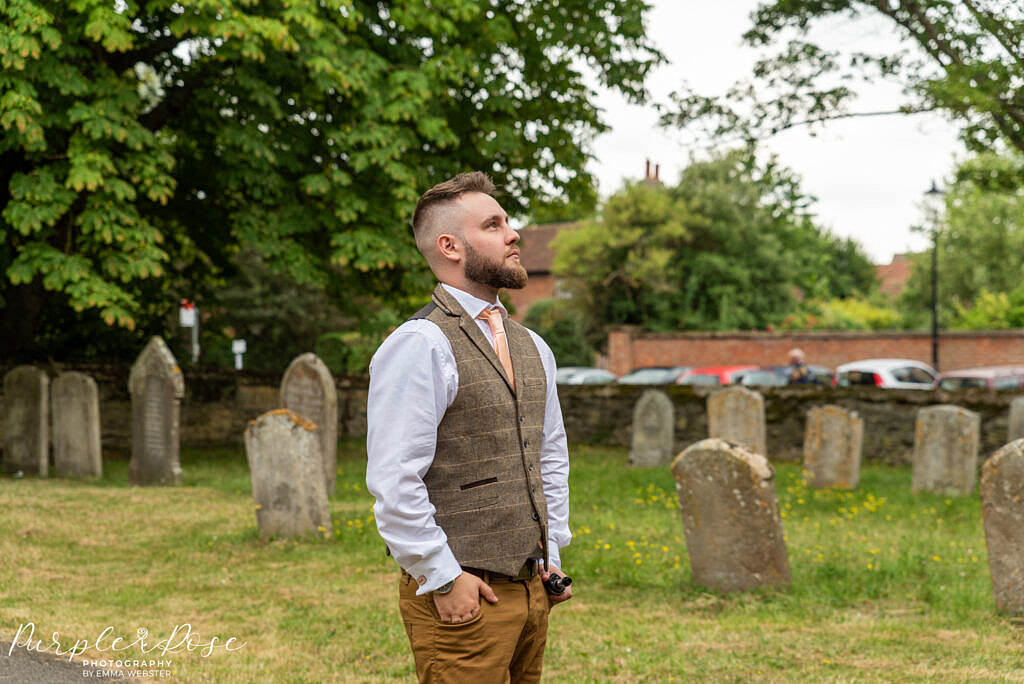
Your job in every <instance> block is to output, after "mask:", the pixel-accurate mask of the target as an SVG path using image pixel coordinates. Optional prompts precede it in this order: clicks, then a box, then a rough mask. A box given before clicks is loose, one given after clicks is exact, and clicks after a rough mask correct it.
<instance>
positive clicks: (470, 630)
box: [398, 572, 551, 684]
mask: <svg viewBox="0 0 1024 684" xmlns="http://www.w3.org/2000/svg"><path fill="white" fill-rule="evenodd" d="M489 584H490V586H491V589H493V590H494V593H495V595H496V596H497V597H498V602H497V603H495V604H492V603H491V602H489V601H487V600H486V599H484V598H482V597H481V599H480V612H479V613H478V614H477V616H476V617H474V618H472V619H471V620H468V621H466V622H461V623H457V624H451V623H445V622H441V616H440V615H439V614H438V612H437V606H436V605H435V604H434V597H433V596H432V595H431V594H424V595H422V596H417V595H416V589H417V584H416V581H415V580H414V579H413V578H412V577H411V576H410V575H409V574H408V573H405V572H403V573H402V578H401V580H399V588H398V607H399V610H400V611H401V613H402V621H403V622H404V623H405V632H406V634H408V635H409V643H410V644H411V645H412V654H413V658H414V659H415V661H416V676H417V677H418V678H419V681H420V682H421V683H424V684H427V683H429V684H433V683H434V682H455V683H457V684H466V683H467V682H472V683H473V684H477V683H479V684H489V683H490V682H494V683H495V684H499V683H505V682H539V681H540V672H541V661H542V660H543V657H544V644H545V643H546V641H547V633H548V612H549V611H550V610H551V604H550V603H549V602H548V595H547V592H546V591H545V590H544V584H543V583H542V582H541V580H540V575H534V576H533V578H532V579H528V580H522V581H512V582H509V581H493V582H489Z"/></svg>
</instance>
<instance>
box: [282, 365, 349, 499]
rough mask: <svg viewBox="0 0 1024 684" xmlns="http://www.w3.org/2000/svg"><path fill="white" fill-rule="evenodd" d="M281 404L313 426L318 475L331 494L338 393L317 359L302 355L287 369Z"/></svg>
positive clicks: (335, 458)
mask: <svg viewBox="0 0 1024 684" xmlns="http://www.w3.org/2000/svg"><path fill="white" fill-rule="evenodd" d="M281 403H282V404H283V405H284V407H285V408H287V409H290V410H292V411H295V412H296V413H298V414H299V415H300V416H302V417H303V418H306V419H308V420H311V421H313V423H314V424H315V425H316V427H317V431H316V432H317V439H319V440H320V453H321V471H322V472H323V474H324V483H325V484H326V485H327V493H328V494H331V493H332V492H334V481H335V479H336V477H335V471H336V470H337V467H338V390H337V387H336V386H335V384H334V376H333V375H331V371H330V370H328V368H327V364H325V363H324V362H323V361H321V360H320V357H319V356H317V355H316V354H313V353H308V354H302V355H300V356H297V357H295V359H294V360H293V361H292V362H291V364H289V365H288V369H287V370H286V371H285V372H284V378H282V379H281Z"/></svg>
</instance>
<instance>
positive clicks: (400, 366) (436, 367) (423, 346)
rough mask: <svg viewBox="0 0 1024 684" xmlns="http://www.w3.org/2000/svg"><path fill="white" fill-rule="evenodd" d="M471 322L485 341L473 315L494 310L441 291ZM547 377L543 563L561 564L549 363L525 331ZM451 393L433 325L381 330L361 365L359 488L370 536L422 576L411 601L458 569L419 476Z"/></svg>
mask: <svg viewBox="0 0 1024 684" xmlns="http://www.w3.org/2000/svg"><path fill="white" fill-rule="evenodd" d="M442 287H444V288H445V289H446V290H447V291H448V292H449V293H451V295H452V296H453V297H455V299H456V300H457V301H458V302H459V304H460V305H461V306H462V308H463V309H465V310H466V313H468V314H469V315H470V316H471V317H473V318H474V319H476V322H477V323H478V324H479V325H480V330H481V331H482V332H483V333H484V335H485V336H486V337H487V339H488V341H490V342H491V344H492V345H493V344H494V338H493V337H492V335H491V328H490V326H489V325H488V324H487V321H484V320H480V319H478V318H477V316H478V315H479V314H480V312H481V311H483V310H484V309H486V308H488V307H492V306H496V307H498V308H501V309H502V310H503V311H504V307H503V306H502V305H501V303H500V302H486V301H484V300H482V299H478V298H476V297H474V296H473V295H471V294H469V293H468V292H464V291H462V290H459V289H456V288H454V287H450V286H449V285H442ZM529 332H530V336H531V337H532V338H533V342H534V344H535V345H536V346H537V351H538V352H540V359H541V364H542V365H543V367H544V374H545V376H547V386H548V393H547V403H546V405H545V407H544V433H543V440H542V444H541V451H540V470H541V480H542V482H543V487H544V498H545V499H546V500H547V507H548V561H549V563H550V564H551V565H552V566H554V567H559V568H560V567H561V558H560V553H559V549H560V548H561V547H564V546H568V544H569V541H570V540H571V539H572V534H571V533H570V532H569V452H568V449H567V446H566V439H565V427H564V426H563V424H562V409H561V407H560V406H559V404H558V392H557V388H556V385H555V356H554V354H552V352H551V349H550V348H549V347H548V345H547V344H546V343H545V342H544V340H543V339H541V337H540V336H539V335H537V334H536V333H534V332H533V331H532V330H531V331H529ZM458 391H459V372H458V368H457V366H456V364H455V355H454V353H453V352H452V346H451V343H450V342H449V341H448V338H447V337H445V334H444V333H443V332H442V331H441V328H439V327H438V326H437V325H436V324H435V323H433V322H431V321H428V320H426V319H417V320H411V321H406V322H405V323H403V324H402V325H400V326H399V327H398V328H397V329H396V330H395V331H394V332H393V333H391V334H390V335H389V336H388V338H387V339H386V340H384V343H383V344H381V346H380V348H379V349H377V352H376V353H375V354H374V355H373V360H371V361H370V391H369V396H368V398H367V403H366V417H367V423H368V429H367V433H366V453H367V464H366V486H367V488H368V489H369V490H370V493H371V494H373V495H374V496H375V497H376V499H377V502H376V503H375V504H374V506H373V513H374V516H375V517H376V520H377V530H378V531H379V532H380V536H381V537H382V538H383V539H384V542H385V543H386V544H387V545H388V548H389V549H391V553H392V555H393V556H394V557H395V560H396V561H398V564H399V565H400V566H402V568H404V569H405V571H406V572H408V573H409V574H410V575H412V576H413V577H415V578H420V577H423V578H425V580H424V581H422V582H420V586H419V589H418V591H417V593H418V594H424V593H426V592H428V591H433V590H434V589H437V588H438V587H440V586H442V585H444V584H446V583H447V582H449V581H451V580H453V579H455V578H456V577H458V576H459V574H460V573H461V572H462V570H461V568H460V567H459V563H458V561H456V560H455V554H453V553H452V550H451V548H449V546H448V537H447V535H445V533H444V530H442V529H441V528H440V526H438V524H437V523H436V522H435V521H434V513H435V512H436V509H435V508H434V506H433V504H431V503H430V499H429V498H428V497H427V486H426V485H425V484H424V483H423V476H424V475H425V474H426V473H427V470H429V469H430V465H431V463H433V461H434V448H435V446H436V442H437V427H438V425H440V423H441V419H442V418H443V417H444V414H445V412H446V411H447V410H448V407H449V406H451V403H452V401H454V400H455V395H456V394H457V393H458Z"/></svg>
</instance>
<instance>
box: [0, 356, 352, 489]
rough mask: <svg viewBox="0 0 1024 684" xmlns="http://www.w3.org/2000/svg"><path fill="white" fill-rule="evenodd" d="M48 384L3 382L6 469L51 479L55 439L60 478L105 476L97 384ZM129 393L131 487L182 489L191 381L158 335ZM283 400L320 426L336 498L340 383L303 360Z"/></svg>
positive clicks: (323, 459) (33, 376)
mask: <svg viewBox="0 0 1024 684" xmlns="http://www.w3.org/2000/svg"><path fill="white" fill-rule="evenodd" d="M50 385H51V383H50V381H49V377H48V376H47V374H46V373H45V372H44V371H42V370H41V369H39V368H36V367H34V366H18V367H16V368H14V369H12V370H11V371H9V372H8V373H7V374H6V375H5V376H4V380H3V387H4V433H3V434H4V445H3V446H4V450H3V470H4V471H5V472H7V473H22V474H29V475H39V476H41V477H47V476H48V475H49V474H50V468H49V456H50V447H49V445H50V437H51V435H52V441H53V452H54V459H53V460H54V474H55V475H59V476H77V477H100V476H102V473H103V463H102V457H101V452H100V411H99V394H98V391H97V388H96V382H95V381H94V380H93V379H92V378H90V377H89V376H87V375H85V374H83V373H78V372H75V371H69V372H62V373H60V374H59V375H58V376H57V377H56V379H55V380H54V381H53V383H52V387H51V386H50ZM128 391H129V394H130V395H131V405H132V428H131V434H132V453H131V462H130V465H129V477H130V479H131V482H132V483H133V484H141V485H149V484H172V485H173V484H180V483H181V463H180V457H179V443H180V442H179V434H180V415H181V400H182V398H183V397H184V395H185V381H184V377H183V375H182V373H181V369H180V368H179V367H178V364H177V363H176V361H175V359H174V355H173V354H172V353H171V350H170V349H169V348H168V347H167V344H166V343H165V342H164V341H163V339H161V338H160V337H153V338H152V339H151V340H150V341H149V343H148V344H147V345H146V347H145V348H144V349H143V350H142V353H141V354H139V357H138V359H137V360H136V361H135V364H134V365H133V366H132V369H131V373H130V375H129V377H128ZM281 402H282V404H283V405H284V407H285V408H287V409H291V410H293V411H294V412H295V413H297V414H298V415H299V416H300V417H301V419H302V420H303V421H312V424H315V425H316V426H322V427H321V428H320V429H318V430H316V437H317V459H318V462H319V464H320V465H319V472H320V473H321V480H322V482H323V483H324V487H325V491H326V492H327V493H328V494H329V493H331V492H332V491H333V490H334V481H335V470H336V468H337V452H338V445H337V437H338V420H337V413H338V395H337V390H336V387H335V384H334V377H333V376H332V375H331V373H330V371H329V370H328V369H327V366H326V365H325V364H324V362H323V361H321V360H320V359H319V358H318V357H317V356H316V355H315V354H303V355H301V356H299V357H297V358H296V359H295V360H294V361H292V363H291V364H290V365H289V366H288V369H287V370H286V371H285V373H284V377H283V378H282V380H281ZM51 413H52V420H51ZM51 423H52V429H51ZM254 489H255V481H254Z"/></svg>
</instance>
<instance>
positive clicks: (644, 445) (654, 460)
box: [629, 390, 675, 466]
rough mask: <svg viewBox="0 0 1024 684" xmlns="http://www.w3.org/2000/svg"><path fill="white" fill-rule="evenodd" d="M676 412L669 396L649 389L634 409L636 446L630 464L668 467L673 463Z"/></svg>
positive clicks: (632, 450) (630, 454)
mask: <svg viewBox="0 0 1024 684" xmlns="http://www.w3.org/2000/svg"><path fill="white" fill-rule="evenodd" d="M674 438H675V409H674V408H673V407H672V400H671V399H669V398H668V395H667V394H665V393H664V392H659V391H658V390H647V391H646V392H644V393H643V395H642V396H641V397H640V399H639V400H638V401H637V402H636V406H634V407H633V447H632V449H631V450H630V452H629V462H630V463H631V464H632V465H635V466H665V465H668V464H669V463H671V461H672V443H673V440H674Z"/></svg>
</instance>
